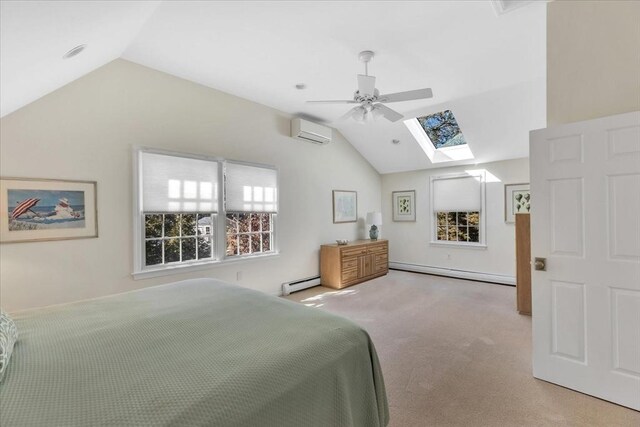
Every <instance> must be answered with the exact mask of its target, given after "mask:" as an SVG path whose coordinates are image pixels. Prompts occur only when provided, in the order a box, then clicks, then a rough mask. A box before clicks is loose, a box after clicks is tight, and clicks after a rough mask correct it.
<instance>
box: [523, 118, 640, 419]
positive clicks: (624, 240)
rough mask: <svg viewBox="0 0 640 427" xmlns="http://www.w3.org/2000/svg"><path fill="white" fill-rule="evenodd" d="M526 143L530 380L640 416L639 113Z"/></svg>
mask: <svg viewBox="0 0 640 427" xmlns="http://www.w3.org/2000/svg"><path fill="white" fill-rule="evenodd" d="M530 139H531V148H530V149H531V157H530V161H531V200H532V203H531V209H532V211H531V255H532V256H533V257H543V258H546V271H541V270H535V269H534V270H533V273H532V297H533V301H532V304H533V306H532V312H533V375H534V376H535V377H536V378H540V379H543V380H546V381H550V382H553V383H556V384H560V385H562V386H565V387H569V388H572V389H574V390H578V391H581V392H583V393H587V394H590V395H593V396H597V397H600V398H602V399H606V400H610V401H612V402H615V403H618V404H621V405H624V406H628V407H631V408H634V409H637V410H640V112H634V113H627V114H621V115H617V116H611V117H605V118H600V119H595V120H589V121H585V122H579V123H572V124H568V125H562V126H558V127H554V128H548V129H542V130H537V131H533V132H531V136H530Z"/></svg>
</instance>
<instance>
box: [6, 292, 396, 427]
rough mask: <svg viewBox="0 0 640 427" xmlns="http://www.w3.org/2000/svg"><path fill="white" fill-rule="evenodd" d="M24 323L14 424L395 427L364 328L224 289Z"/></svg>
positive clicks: (75, 307)
mask: <svg viewBox="0 0 640 427" xmlns="http://www.w3.org/2000/svg"><path fill="white" fill-rule="evenodd" d="M14 317H15V321H16V323H17V325H18V331H19V333H20V338H19V340H18V342H17V343H16V346H15V348H14V353H13V356H12V358H11V362H10V364H9V368H8V371H7V373H6V375H5V379H4V381H3V382H2V384H0V425H2V426H3V427H10V426H94V425H109V426H151V425H154V426H155V425H174V426H196V425H208V426H278V427H284V426H295V427H313V426H318V427H331V426H362V427H376V426H385V425H386V424H387V422H388V419H389V415H388V407H387V400H386V395H385V389H384V382H383V379H382V373H381V371H380V366H379V364H378V359H377V355H376V352H375V349H374V347H373V344H372V342H371V340H370V339H369V336H368V335H367V333H366V332H365V331H364V330H362V329H361V328H360V327H358V326H357V325H355V324H354V323H352V322H350V321H348V320H346V319H343V318H340V317H337V316H334V315H331V314H328V313H325V312H322V311H319V310H317V309H312V308H308V307H304V306H302V305H299V304H296V303H293V302H290V301H286V300H283V299H281V298H276V297H270V296H266V295H264V294H261V293H259V292H256V291H252V290H249V289H244V288H240V287H238V286H234V285H229V284H225V283H223V282H220V281H217V280H212V279H196V280H187V281H183V282H177V283H173V284H169V285H164V286H157V287H153V288H147V289H143V290H139V291H134V292H128V293H125V294H120V295H114V296H110V297H105V298H99V299H94V300H89V301H82V302H78V303H73V304H67V305H63V306H57V307H51V308H45V309H39V310H32V311H29V312H23V313H20V314H18V315H16V316H14Z"/></svg>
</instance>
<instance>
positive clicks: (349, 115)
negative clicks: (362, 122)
mask: <svg viewBox="0 0 640 427" xmlns="http://www.w3.org/2000/svg"><path fill="white" fill-rule="evenodd" d="M361 108H362V107H361V106H359V105H358V106H357V107H353V108H352V109H350V110H349V111H347V112H346V113H345V114H344V115H342V116H340V118H338V120H348V119H350V118H352V117H353V116H354V115H355V114H356V113H358V112H359V111H360V109H361Z"/></svg>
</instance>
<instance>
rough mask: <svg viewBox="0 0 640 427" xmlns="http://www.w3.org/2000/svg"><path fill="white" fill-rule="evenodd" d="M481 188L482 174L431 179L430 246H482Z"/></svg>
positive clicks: (483, 243)
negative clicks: (432, 244)
mask: <svg viewBox="0 0 640 427" xmlns="http://www.w3.org/2000/svg"><path fill="white" fill-rule="evenodd" d="M484 187H485V175H484V173H483V172H473V173H461V174H451V175H443V176H437V177H431V208H432V235H431V242H432V243H435V244H448V245H464V246H478V247H484V246H485V229H486V227H485V219H484V212H485V202H484V199H485V197H484V192H485V188H484Z"/></svg>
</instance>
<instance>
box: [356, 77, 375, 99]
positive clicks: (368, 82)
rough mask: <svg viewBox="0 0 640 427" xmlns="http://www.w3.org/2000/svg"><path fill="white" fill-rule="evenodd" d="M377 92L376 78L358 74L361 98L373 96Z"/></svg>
mask: <svg viewBox="0 0 640 427" xmlns="http://www.w3.org/2000/svg"><path fill="white" fill-rule="evenodd" d="M375 90H376V78H375V77H374V76H365V75H362V74H358V92H360V96H364V95H371V96H373V93H374V92H375Z"/></svg>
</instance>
